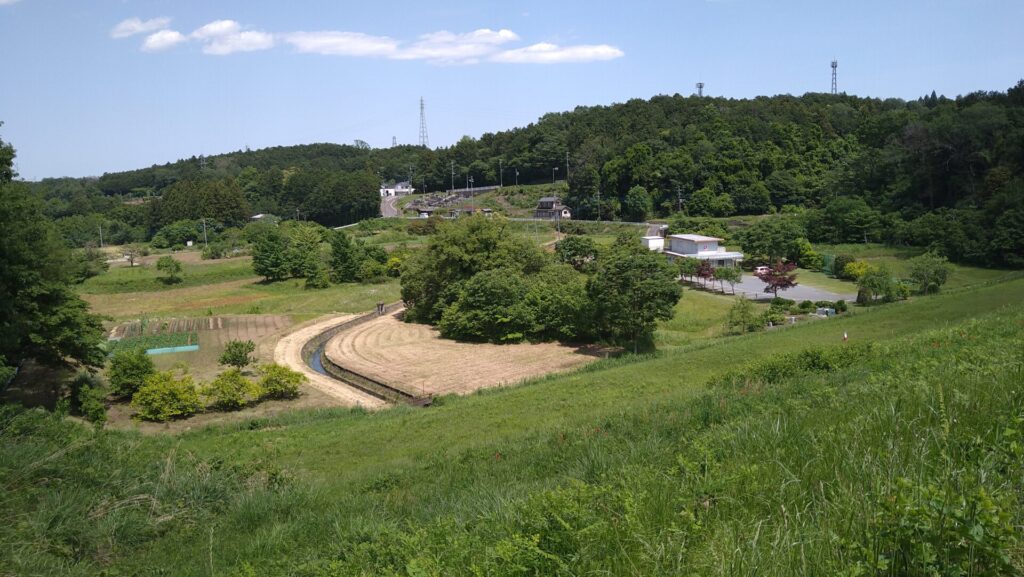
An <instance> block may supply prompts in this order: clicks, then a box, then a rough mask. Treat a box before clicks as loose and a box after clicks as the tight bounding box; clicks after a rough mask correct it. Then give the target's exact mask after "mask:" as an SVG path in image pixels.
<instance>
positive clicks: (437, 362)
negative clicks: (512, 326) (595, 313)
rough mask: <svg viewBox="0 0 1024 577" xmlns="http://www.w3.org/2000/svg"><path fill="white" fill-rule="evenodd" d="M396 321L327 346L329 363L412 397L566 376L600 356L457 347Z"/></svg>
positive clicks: (385, 319) (376, 323) (590, 351)
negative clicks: (557, 375)
mask: <svg viewBox="0 0 1024 577" xmlns="http://www.w3.org/2000/svg"><path fill="white" fill-rule="evenodd" d="M398 316H399V315H398V314H391V315H384V316H382V317H380V318H378V319H374V320H372V321H370V322H367V323H364V324H362V325H359V326H356V327H353V328H352V329H350V330H346V331H345V332H342V333H340V334H339V335H337V336H336V337H334V338H333V339H331V340H330V341H328V343H327V347H326V349H325V352H326V354H327V357H328V358H329V359H331V360H332V361H334V362H335V363H337V364H338V365H340V366H342V367H344V368H346V369H348V370H351V371H354V372H356V373H359V374H362V375H365V376H367V377H370V378H372V379H376V380H378V381H381V382H384V383H387V384H388V385H390V386H393V387H396V388H400V389H402V390H404V391H406V392H408V393H410V394H412V395H444V394H449V393H457V394H465V393H470V392H473V391H476V390H478V389H484V388H488V387H496V386H500V385H508V384H515V383H518V382H521V381H524V380H527V379H531V378H535V377H540V376H543V375H547V374H550V373H557V372H563V371H568V370H571V369H575V368H577V367H580V366H583V365H585V364H587V363H590V362H593V361H595V360H597V358H598V357H599V356H600V355H599V352H598V350H597V349H596V348H595V347H578V346H569V345H561V344H557V343H538V344H518V345H493V344H485V343H460V342H455V341H451V340H447V339H442V338H441V337H440V336H439V334H438V331H437V330H436V329H434V328H432V327H430V326H428V325H420V324H411V323H405V322H402V321H401V320H400V319H399V318H398Z"/></svg>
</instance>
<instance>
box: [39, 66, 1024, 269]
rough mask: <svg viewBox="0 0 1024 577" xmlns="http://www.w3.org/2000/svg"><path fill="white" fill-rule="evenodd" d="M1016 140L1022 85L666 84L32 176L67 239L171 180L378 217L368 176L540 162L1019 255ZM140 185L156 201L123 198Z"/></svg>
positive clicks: (443, 182) (897, 238) (832, 225)
mask: <svg viewBox="0 0 1024 577" xmlns="http://www.w3.org/2000/svg"><path fill="white" fill-rule="evenodd" d="M1022 143H1024V81H1021V82H1019V83H1018V84H1017V85H1016V86H1014V87H1011V88H1010V89H1008V90H1007V91H1005V92H974V93H971V94H967V95H965V96H959V97H957V98H946V97H942V96H937V95H935V94H934V93H932V94H931V95H929V96H925V97H922V98H919V99H917V100H913V101H904V100H900V99H884V100H883V99H877V98H860V97H856V96H851V95H846V94H840V95H832V94H815V93H811V94H805V95H803V96H790V95H779V96H772V97H758V98H753V99H740V100H736V99H726V98H707V97H696V96H689V97H684V96H680V95H678V94H677V95H673V96H656V97H653V98H651V99H649V100H640V99H635V100H630V101H628V102H625V103H621V104H614V105H610V106H589V107H577V108H576V109H575V110H573V111H569V112H562V113H551V114H546V115H544V116H543V117H541V118H540V119H539V120H538V121H537V122H535V123H532V124H530V125H528V126H525V127H520V128H514V129H511V130H507V131H502V132H497V133H486V134H483V135H481V136H480V137H479V138H473V137H469V136H466V137H463V138H462V139H460V140H459V141H458V142H457V143H455V144H454V145H452V146H449V147H445V148H438V149H434V150H430V149H426V148H423V147H417V146H397V147H392V148H386V149H372V148H369V147H366V146H362V145H339V144H311V145H303V146H290V147H275V148H268V149H264V150H257V151H250V150H245V151H237V152H232V153H228V154H223V155H217V156H211V157H207V158H201V157H192V158H189V159H182V160H179V161H177V162H174V163H167V164H165V165H161V166H153V167H149V168H145V169H139V170H135V171H128V172H120V173H110V174H104V175H103V176H101V177H99V178H98V179H56V180H47V181H43V182H41V183H37V184H36V185H35V187H36V189H37V190H38V191H39V193H40V194H41V195H42V196H43V197H44V198H45V200H46V202H47V209H48V211H49V212H50V214H51V215H52V216H54V217H55V218H57V219H61V221H62V231H64V234H65V237H66V238H69V240H71V241H72V242H76V243H80V242H84V240H83V239H88V238H89V237H90V236H91V234H92V233H91V232H90V231H91V230H94V229H97V226H96V225H97V221H101V220H103V219H106V220H105V221H104V222H105V224H106V225H107V227H108V230H109V231H110V232H109V233H108V234H110V235H112V238H114V237H116V238H118V239H120V238H123V237H126V236H132V237H133V238H148V236H147V235H149V236H151V235H153V234H155V233H156V232H157V231H158V230H159V228H160V227H162V226H165V225H166V224H169V223H170V222H173V221H174V220H181V219H187V218H194V217H195V214H196V213H197V211H203V210H204V209H203V208H197V206H198V207H204V206H206V205H205V204H203V203H199V204H198V205H196V204H194V203H193V204H189V205H188V208H184V207H182V205H181V204H179V203H178V202H176V201H172V199H170V198H168V200H167V201H166V202H164V198H166V197H168V193H171V192H176V193H177V194H178V196H179V197H180V196H189V195H188V194H186V193H184V192H183V191H182V190H180V189H181V187H185V188H193V189H195V188H209V189H211V190H212V189H213V188H216V189H217V191H216V192H217V195H223V196H225V197H228V198H231V199H233V202H232V203H231V206H232V207H241V206H247V207H248V209H249V210H251V211H253V212H270V213H274V214H278V215H279V216H291V217H297V218H300V219H301V218H306V219H310V220H313V221H315V222H318V223H320V224H323V225H329V226H336V225H338V224H344V223H349V222H355V221H356V220H359V219H360V218H365V217H368V216H373V215H375V214H376V206H377V196H376V189H377V185H378V183H379V182H380V181H394V180H407V179H411V180H412V182H413V184H414V185H415V186H416V188H417V189H419V190H429V191H436V190H442V189H446V188H448V187H450V186H451V185H452V184H453V180H454V185H455V186H456V187H461V186H464V185H465V182H467V180H468V178H470V177H472V178H473V181H474V183H475V184H476V185H483V184H497V183H498V182H501V181H504V182H505V183H511V182H514V181H515V180H516V179H518V181H519V182H520V183H522V184H530V183H540V182H550V180H551V179H552V176H555V177H556V178H559V179H566V180H567V182H568V191H567V195H566V198H565V199H564V200H565V201H566V202H567V204H569V206H571V207H572V208H573V209H574V217H576V218H583V219H596V218H598V217H600V218H602V219H605V220H614V219H622V220H632V221H637V220H644V219H647V218H651V217H655V216H667V215H670V214H674V213H684V214H687V215H689V216H718V217H722V216H732V215H744V214H765V213H773V212H782V213H799V212H803V211H809V212H810V214H809V215H808V216H807V217H806V218H807V220H808V221H813V222H814V223H822V224H823V226H817V225H815V226H809V230H808V234H809V237H810V238H811V240H815V241H817V240H821V241H827V242H850V241H861V242H863V241H883V242H889V243H894V244H911V245H919V246H927V247H932V248H934V249H936V250H937V251H941V252H942V253H944V254H946V255H947V256H948V257H949V258H951V259H953V260H956V261H963V262H976V263H978V264H988V265H1012V266H1024V262H1022V261H1021V260H1020V257H1018V256H1017V255H1020V254H1022V253H1024V251H1022V250H1021V249H1022V248H1024V246H1022V244H1021V243H1022V242H1024V241H1022V240H1021V237H1022V235H1020V234H1019V232H1020V231H1021V230H1022V229H1024V200H1022V199H1024V144H1022ZM453 170H454V173H455V176H454V178H453V177H452V171H453ZM499 170H501V172H500V173H499ZM516 174H518V177H517V176H516ZM182 182H185V183H190V184H185V185H182V184H181V183H182ZM197 183H198V184H197ZM117 195H120V196H117ZM114 196H117V197H118V199H119V200H118V201H116V202H115V201H113V200H112V197H114ZM147 196H149V197H159V199H160V200H158V201H149V202H143V203H142V204H140V205H123V204H122V203H121V200H123V199H124V198H130V197H139V198H142V199H144V198H146V197H147ZM171 196H174V195H171ZM192 196H193V197H198V198H203V193H200V192H193V193H192ZM225 204H226V203H225ZM206 212H208V213H209V214H210V215H213V213H214V211H213V210H206ZM848 213H849V214H850V215H851V216H850V217H847V216H846V215H847V214H848ZM64 219H68V220H66V221H65V220H64ZM838 220H846V221H849V222H846V223H842V226H837V225H836V222H837V221H838ZM101 224H102V223H101Z"/></svg>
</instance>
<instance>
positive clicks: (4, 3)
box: [0, 0, 18, 6]
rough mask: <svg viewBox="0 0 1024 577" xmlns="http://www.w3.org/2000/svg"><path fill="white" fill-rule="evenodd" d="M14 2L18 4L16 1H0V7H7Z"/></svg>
mask: <svg viewBox="0 0 1024 577" xmlns="http://www.w3.org/2000/svg"><path fill="white" fill-rule="evenodd" d="M15 2H18V0H0V6H7V5H10V4H14V3H15Z"/></svg>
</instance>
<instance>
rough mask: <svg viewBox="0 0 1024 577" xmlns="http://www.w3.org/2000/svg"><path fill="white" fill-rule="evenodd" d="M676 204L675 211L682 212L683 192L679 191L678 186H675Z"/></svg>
mask: <svg viewBox="0 0 1024 577" xmlns="http://www.w3.org/2000/svg"><path fill="white" fill-rule="evenodd" d="M676 202H677V208H676V211H677V212H683V191H681V190H679V186H678V185H676Z"/></svg>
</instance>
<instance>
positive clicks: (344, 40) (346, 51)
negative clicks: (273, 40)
mask: <svg viewBox="0 0 1024 577" xmlns="http://www.w3.org/2000/svg"><path fill="white" fill-rule="evenodd" d="M284 39H285V42H288V43H289V44H291V45H292V46H294V47H295V50H297V51H298V52H305V53H311V54H326V55H331V56H392V55H394V54H395V53H396V52H397V50H398V42H397V41H395V40H393V39H391V38H388V37H387V36H371V35H369V34H363V33H361V32H337V31H323V32H293V33H291V34H287V35H286V36H285V37H284Z"/></svg>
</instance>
